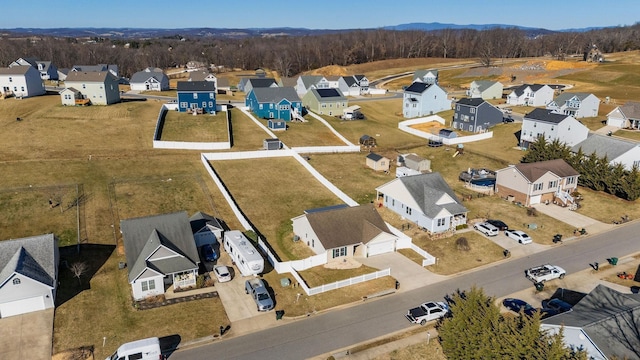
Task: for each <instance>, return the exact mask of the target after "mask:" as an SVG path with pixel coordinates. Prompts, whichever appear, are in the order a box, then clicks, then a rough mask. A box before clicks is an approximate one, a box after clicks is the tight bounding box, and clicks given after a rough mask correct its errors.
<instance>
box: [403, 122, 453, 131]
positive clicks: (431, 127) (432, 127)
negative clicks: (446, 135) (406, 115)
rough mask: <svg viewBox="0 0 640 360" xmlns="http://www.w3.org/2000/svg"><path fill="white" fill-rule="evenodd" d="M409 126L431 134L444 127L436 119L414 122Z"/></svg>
mask: <svg viewBox="0 0 640 360" xmlns="http://www.w3.org/2000/svg"><path fill="white" fill-rule="evenodd" d="M409 127H410V128H412V129H416V130H420V131H424V132H426V133H431V134H435V133H437V132H438V131H439V130H440V129H444V126H443V125H442V124H441V123H439V122H437V121H429V122H425V123H420V124H414V125H410V126H409Z"/></svg>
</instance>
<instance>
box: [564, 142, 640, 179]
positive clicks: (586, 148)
mask: <svg viewBox="0 0 640 360" xmlns="http://www.w3.org/2000/svg"><path fill="white" fill-rule="evenodd" d="M580 149H582V153H583V154H584V155H585V156H589V155H591V154H593V153H595V154H596V156H597V157H598V158H604V157H605V156H606V157H607V159H608V160H609V164H611V166H615V165H616V164H620V165H622V166H624V168H625V170H628V171H631V169H633V167H634V166H637V167H639V168H640V143H639V142H637V141H633V140H628V139H624V138H618V137H612V136H604V135H598V134H591V135H589V137H588V138H586V139H585V140H583V141H581V142H579V143H577V144H576V145H574V146H573V147H572V148H571V151H572V152H573V153H577V152H578V151H579V150H580Z"/></svg>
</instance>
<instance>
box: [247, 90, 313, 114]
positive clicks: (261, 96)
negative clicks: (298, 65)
mask: <svg viewBox="0 0 640 360" xmlns="http://www.w3.org/2000/svg"><path fill="white" fill-rule="evenodd" d="M245 105H246V106H248V107H249V109H251V111H252V112H253V113H254V114H256V116H257V117H259V118H263V119H282V120H284V121H291V120H304V119H303V118H302V101H301V100H300V98H299V97H298V93H296V90H295V89H294V88H293V87H283V88H281V87H273V88H254V89H253V90H251V92H249V93H248V94H247V97H246V99H245Z"/></svg>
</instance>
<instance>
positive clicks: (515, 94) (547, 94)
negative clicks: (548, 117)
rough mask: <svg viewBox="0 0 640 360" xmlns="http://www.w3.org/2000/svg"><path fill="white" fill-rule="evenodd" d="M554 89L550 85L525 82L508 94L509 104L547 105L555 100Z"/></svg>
mask: <svg viewBox="0 0 640 360" xmlns="http://www.w3.org/2000/svg"><path fill="white" fill-rule="evenodd" d="M553 94H554V91H553V89H552V88H551V87H550V86H549V85H543V84H524V85H520V86H518V87H517V88H515V89H513V90H512V91H511V92H510V93H509V95H507V104H509V105H526V106H545V105H547V104H548V103H550V102H551V101H552V100H553Z"/></svg>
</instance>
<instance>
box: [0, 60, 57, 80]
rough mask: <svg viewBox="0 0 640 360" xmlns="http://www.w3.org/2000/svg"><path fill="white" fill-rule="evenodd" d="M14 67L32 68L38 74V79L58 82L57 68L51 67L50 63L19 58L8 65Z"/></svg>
mask: <svg viewBox="0 0 640 360" xmlns="http://www.w3.org/2000/svg"><path fill="white" fill-rule="evenodd" d="M14 66H33V67H34V68H36V70H38V71H39V72H40V78H41V79H42V80H58V68H57V67H56V66H55V65H53V64H52V63H51V61H41V60H38V59H36V58H20V59H18V60H16V61H14V62H12V63H11V64H9V67H14Z"/></svg>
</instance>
